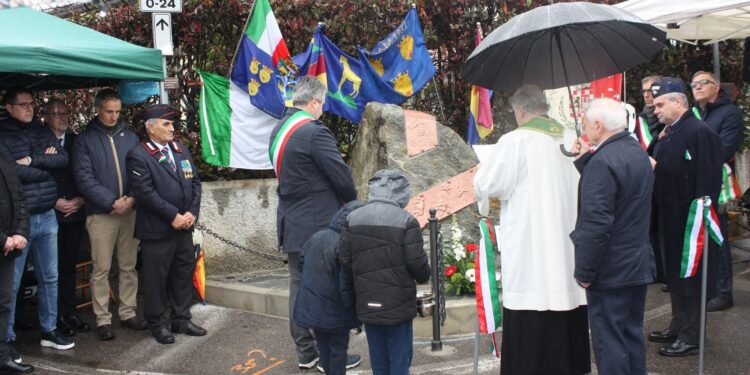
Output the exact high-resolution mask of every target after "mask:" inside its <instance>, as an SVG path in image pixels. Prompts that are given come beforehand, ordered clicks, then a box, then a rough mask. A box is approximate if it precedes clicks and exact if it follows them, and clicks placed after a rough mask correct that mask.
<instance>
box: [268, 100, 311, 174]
mask: <svg viewBox="0 0 750 375" xmlns="http://www.w3.org/2000/svg"><path fill="white" fill-rule="evenodd" d="M310 121H315V117H313V116H312V115H311V114H309V113H307V112H305V111H299V112H297V113H295V114H293V115H291V116H289V118H288V119H287V120H286V122H284V125H282V126H281V129H279V132H278V133H276V137H275V138H274V140H273V143H271V147H270V148H269V149H268V157H269V158H270V159H271V165H272V166H273V170H274V172H276V178H280V177H281V160H282V157H283V156H284V148H285V147H286V142H287V141H289V138H291V137H292V134H293V133H294V132H295V131H297V129H299V128H300V126H302V125H304V124H306V123H308V122H310Z"/></svg>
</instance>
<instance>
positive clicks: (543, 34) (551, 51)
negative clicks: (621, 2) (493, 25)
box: [461, 2, 666, 136]
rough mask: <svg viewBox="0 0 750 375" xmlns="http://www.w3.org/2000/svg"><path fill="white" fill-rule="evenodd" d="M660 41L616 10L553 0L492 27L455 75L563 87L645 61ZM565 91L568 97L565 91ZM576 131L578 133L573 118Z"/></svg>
mask: <svg viewBox="0 0 750 375" xmlns="http://www.w3.org/2000/svg"><path fill="white" fill-rule="evenodd" d="M665 42H666V33H665V32H664V31H661V30H659V29H658V28H656V27H655V26H652V25H650V24H648V23H647V22H646V21H644V20H642V19H640V18H638V17H637V16H635V15H633V14H632V13H630V12H627V11H624V10H622V9H620V8H617V7H613V6H610V5H603V4H591V3H584V2H577V3H560V4H553V5H547V6H542V7H538V8H535V9H533V10H530V11H528V12H526V13H523V14H520V15H518V16H515V17H513V18H511V19H510V20H509V21H508V22H506V23H505V24H503V25H502V26H500V27H498V28H497V29H495V30H494V31H493V32H492V33H490V34H489V35H488V36H487V37H486V38H485V39H484V40H483V41H482V43H480V44H479V45H478V46H477V48H476V49H474V52H472V53H471V56H469V59H468V60H467V61H466V64H465V65H464V68H463V71H462V72H461V74H462V75H463V77H464V78H465V79H466V80H467V81H469V82H471V83H473V84H476V85H479V86H482V87H486V88H489V89H493V90H505V91H513V90H515V89H516V88H518V87H519V86H521V85H522V84H534V85H536V86H539V87H540V88H542V89H551V88H557V87H564V86H570V85H574V84H578V83H585V82H591V81H594V80H597V79H599V78H603V77H607V76H610V75H612V74H615V73H620V72H623V71H625V70H627V69H630V68H632V67H634V66H636V65H638V64H640V63H642V62H645V61H648V60H650V59H651V57H652V56H653V55H654V54H656V52H658V51H659V50H660V49H661V48H663V47H664V43H665ZM568 94H569V95H571V99H572V94H571V93H570V89H568ZM571 101H572V100H571ZM576 132H577V133H578V135H579V136H580V135H581V130H580V127H579V125H578V122H577V120H576Z"/></svg>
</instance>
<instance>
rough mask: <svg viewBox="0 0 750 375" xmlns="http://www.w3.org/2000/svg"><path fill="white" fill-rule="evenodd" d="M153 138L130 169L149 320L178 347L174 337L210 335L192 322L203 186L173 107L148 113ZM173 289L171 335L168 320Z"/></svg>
mask: <svg viewBox="0 0 750 375" xmlns="http://www.w3.org/2000/svg"><path fill="white" fill-rule="evenodd" d="M141 118H143V119H144V120H145V121H146V133H147V137H148V138H147V139H145V140H143V142H141V144H139V145H138V146H136V147H135V148H133V149H132V150H130V152H129V153H128V157H127V170H128V174H130V178H131V179H132V181H133V195H134V196H135V199H136V200H137V202H138V210H137V211H136V212H137V214H136V220H135V236H136V237H137V238H138V239H139V240H141V251H142V254H143V255H142V256H143V271H144V272H143V273H144V275H143V279H144V280H143V286H144V290H145V294H146V301H145V307H144V316H145V318H146V322H148V328H149V329H151V333H152V335H153V336H154V338H155V339H156V341H158V342H159V343H161V344H172V343H174V342H175V339H174V336H173V335H172V333H184V334H187V335H189V336H204V335H205V334H206V330H205V329H203V328H201V327H199V326H197V325H196V324H194V323H193V322H192V321H191V315H190V301H191V299H192V296H193V283H192V279H193V272H194V270H195V250H194V246H193V226H194V225H195V221H196V220H197V219H198V213H199V210H200V203H201V182H200V180H199V179H198V171H197V170H196V168H195V167H194V165H193V159H192V157H191V156H190V152H189V151H188V149H187V148H185V146H183V145H182V144H181V143H179V142H177V141H175V140H174V124H175V122H176V121H177V120H178V119H179V114H178V113H177V110H175V109H174V108H173V107H172V106H169V105H163V104H159V105H153V106H150V107H148V108H146V109H144V111H143V113H142V114H141ZM167 289H169V294H170V296H169V297H170V303H171V305H172V314H171V315H170V319H171V332H170V322H169V321H167V315H166V309H165V304H166V302H167V301H166V299H167Z"/></svg>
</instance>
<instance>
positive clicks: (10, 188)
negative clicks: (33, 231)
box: [0, 155, 34, 374]
mask: <svg viewBox="0 0 750 375" xmlns="http://www.w3.org/2000/svg"><path fill="white" fill-rule="evenodd" d="M8 157H9V156H7V155H0V246H2V253H0V332H5V331H7V330H8V322H9V320H10V314H11V305H12V303H13V300H14V299H15V298H16V295H15V293H13V276H14V274H15V272H14V269H15V262H14V259H15V258H16V256H18V255H20V254H21V251H22V250H23V249H24V247H26V242H27V241H26V240H27V239H28V237H29V221H28V216H27V213H26V202H25V199H24V193H23V186H22V185H21V182H20V181H19V180H18V176H16V171H15V170H14V166H13V165H12V164H10V163H9V162H7V161H6V160H7V158H8ZM10 349H11V348H10V345H9V344H8V343H6V342H5V340H1V339H0V373H3V374H28V373H30V372H32V371H34V367H33V366H31V365H26V364H22V363H21V360H20V357H19V360H18V361H15V360H14V358H13V357H12V356H11V353H10Z"/></svg>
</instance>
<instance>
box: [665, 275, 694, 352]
mask: <svg viewBox="0 0 750 375" xmlns="http://www.w3.org/2000/svg"><path fill="white" fill-rule="evenodd" d="M699 272H700V271H699ZM669 296H670V297H671V300H672V322H671V323H670V324H669V329H670V330H671V331H672V332H677V338H678V339H679V340H680V341H682V342H685V343H688V344H691V345H698V343H699V342H700V340H699V339H700V324H701V299H700V297H685V296H680V295H677V294H675V293H674V292H672V293H670V294H669Z"/></svg>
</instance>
